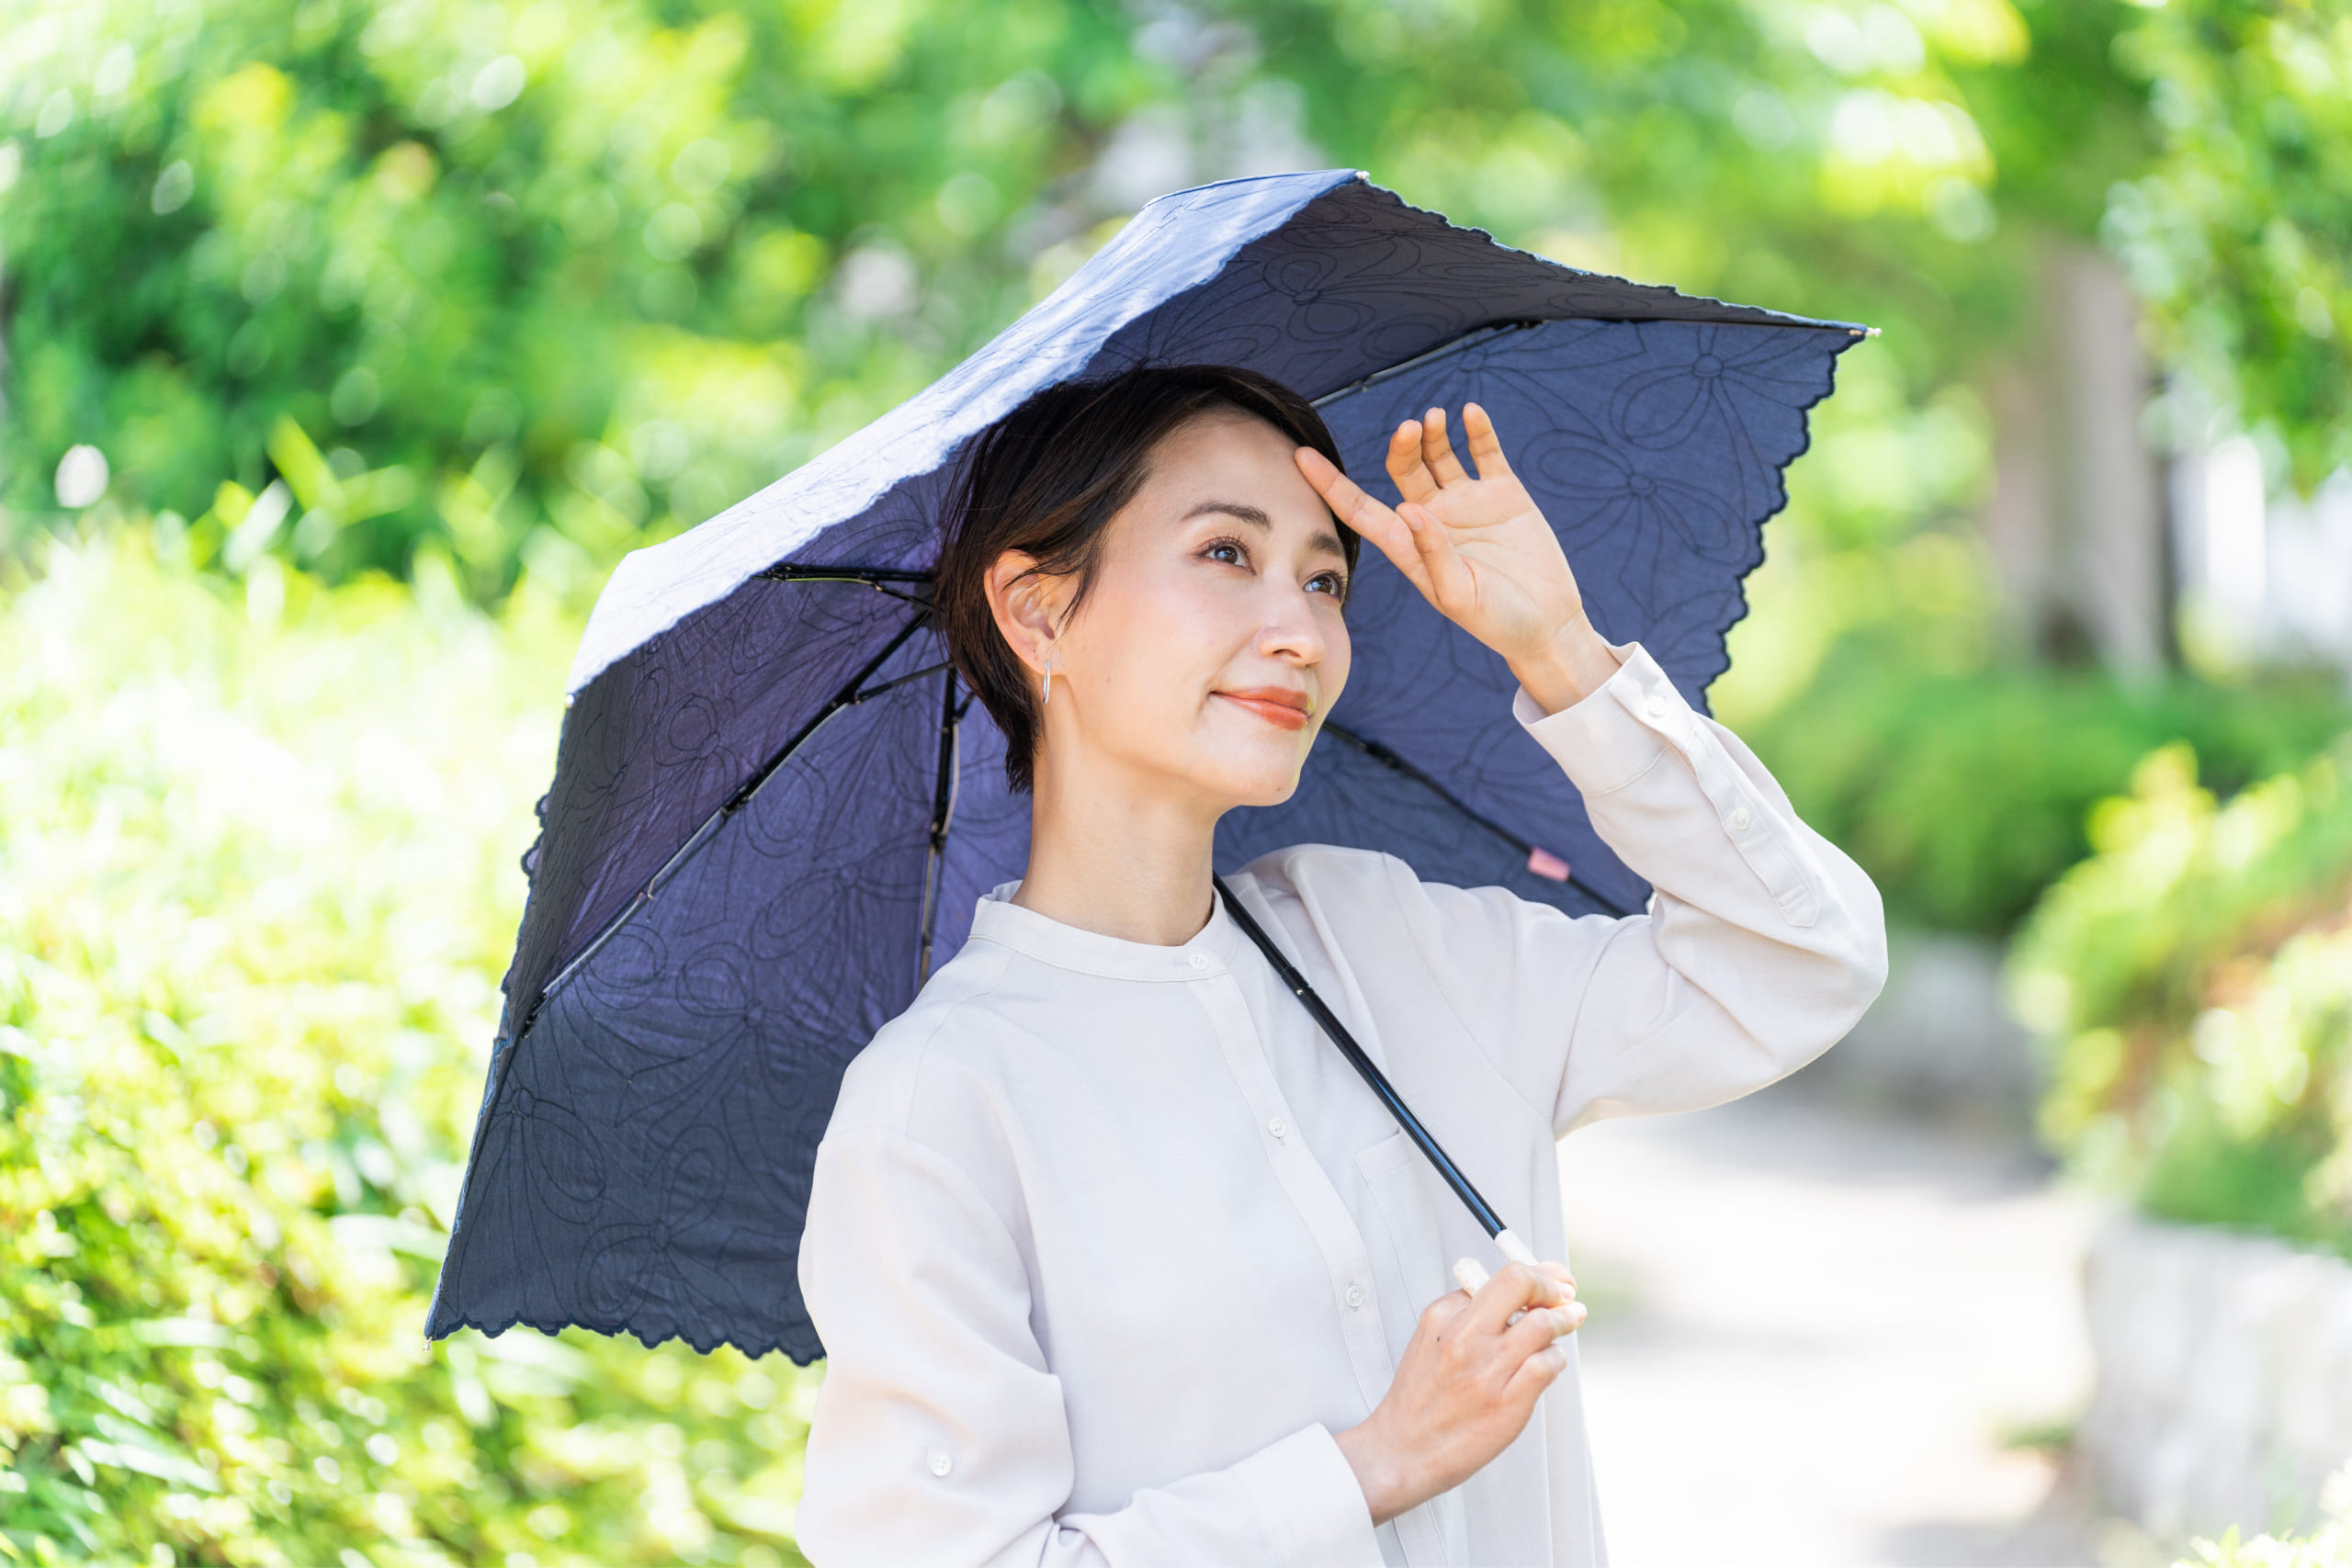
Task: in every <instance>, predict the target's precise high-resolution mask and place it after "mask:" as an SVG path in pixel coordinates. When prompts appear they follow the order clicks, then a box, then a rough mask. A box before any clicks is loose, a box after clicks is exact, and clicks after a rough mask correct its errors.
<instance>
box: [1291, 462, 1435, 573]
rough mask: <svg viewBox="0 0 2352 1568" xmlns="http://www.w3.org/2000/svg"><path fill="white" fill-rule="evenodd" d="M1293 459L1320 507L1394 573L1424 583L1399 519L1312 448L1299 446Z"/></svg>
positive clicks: (1418, 555) (1416, 551) (1409, 538)
mask: <svg viewBox="0 0 2352 1568" xmlns="http://www.w3.org/2000/svg"><path fill="white" fill-rule="evenodd" d="M1294 456H1295V459H1296V461H1297V463H1298V471H1299V472H1300V473H1301V474H1303V475H1304V476H1306V482H1307V483H1308V484H1310V485H1313V486H1314V487H1315V493H1316V494H1317V495H1319V496H1321V497H1322V498H1323V504H1324V505H1326V506H1328V507H1329V508H1330V509H1331V515H1332V516H1334V517H1337V518H1338V519H1339V520H1340V522H1342V523H1344V524H1346V525H1348V526H1349V527H1351V528H1353V529H1354V530H1355V531H1356V532H1357V533H1359V534H1362V535H1363V536H1364V537H1365V538H1367V539H1370V540H1371V541H1372V542H1373V543H1374V545H1376V546H1378V547H1379V549H1380V553H1381V554H1382V555H1385V556H1386V557H1387V558H1389V559H1390V560H1392V561H1395V562H1396V563H1397V570H1399V571H1401V572H1403V573H1404V574H1405V575H1406V576H1407V577H1408V578H1410V579H1411V580H1412V581H1414V582H1415V583H1416V584H1424V583H1425V582H1426V575H1425V573H1424V572H1423V570H1422V568H1421V564H1420V560H1421V552H1420V548H1419V544H1418V543H1417V542H1416V541H1415V539H1414V536H1413V531H1412V529H1410V528H1408V527H1407V526H1406V525H1405V521H1404V519H1403V518H1401V517H1399V516H1397V513H1394V512H1391V511H1389V510H1388V508H1386V507H1385V506H1383V505H1382V504H1381V503H1380V502H1378V501H1376V500H1374V498H1373V497H1372V496H1370V495H1367V494H1365V493H1364V490H1363V486H1362V485H1359V484H1357V483H1356V482H1355V480H1353V479H1350V478H1348V476H1347V475H1345V474H1343V473H1341V472H1340V470H1339V468H1338V466H1337V465H1336V464H1334V463H1333V462H1332V461H1331V459H1330V458H1329V457H1325V456H1323V454H1322V453H1320V452H1317V450H1316V449H1315V448H1314V447H1312V446H1301V447H1300V448H1299V449H1298V450H1297V452H1296V453H1295V454H1294ZM1424 591H1426V589H1424Z"/></svg>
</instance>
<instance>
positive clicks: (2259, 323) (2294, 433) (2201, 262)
mask: <svg viewBox="0 0 2352 1568" xmlns="http://www.w3.org/2000/svg"><path fill="white" fill-rule="evenodd" d="M2119 50H2120V58H2121V59H2122V60H2123V62H2125V64H2126V66H2127V68H2128V69H2129V70H2130V71H2131V73H2133V74H2134V75H2136V76H2139V77H2141V78H2143V79H2145V80H2146V81H2147V82H2149V83H2150V84H2151V85H2152V88H2153V94H2154V119H2155V122H2156V124H2157V126H2158V127H2159V128H2160V129H2161V133H2162V136H2163V152H2162V155H2161V156H2160V158H2159V159H2158V160H2157V163H2156V164H2155V167H2154V169H2153V170H2152V171H2151V172H2150V173H2148V174H2147V175H2145V176H2143V178H2141V179H2139V180H2138V181H2137V182H2136V183H2134V184H2131V185H2129V186H2123V187H2122V188H2120V190H2119V191H2118V192H2117V194H2116V198H2115V200H2114V201H2113V203H2112V205H2111V208H2110V210H2109V220H2108V226H2109V237H2110V239H2111V240H2112V241H2113V242H2114V243H2115V244H2116V246H2117V248H2118V250H2119V251H2120V253H2121V254H2122V256H2123V257H2124V260H2125V261H2126V263H2127V264H2128V265H2130V267H2131V272H2132V275H2133V281H2134V282H2135V283H2136V284H2137V285H2138V287H2139V288H2140V290H2141V292H2142V293H2143V295H2144V296H2145V297H2146V298H2147V299H2149V300H2150V301H2151V302H2152V303H2153V304H2154V307H2155V314H2156V320H2157V321H2158V323H2159V325H2160V326H2161V327H2162V329H2163V332H2164V335H2165V346H2166V348H2167V350H2168V351H2169V354H2170V355H2171V356H2172V357H2173V358H2174V359H2175V361H2176V362H2177V363H2179V364H2182V365H2184V366H2186V367H2189V368H2191V369H2193V370H2194V371H2195V372H2196V374H2197V375H2198V377H2199V379H2200V380H2201V381H2202V382H2203V383H2204V384H2205V385H2206V386H2207V387H2208V388H2210V389H2211V391H2212V392H2213V393H2214V394H2216V395H2218V396H2221V397H2222V398H2225V399H2227V400H2231V401H2233V402H2234V403H2235V404H2236V412H2237V415H2238V417H2239V418H2240V419H2241V420H2243V421H2244V422H2245V423H2247V424H2248V425H2250V426H2252V427H2255V428H2267V430H2269V431H2271V432H2272V433H2274V434H2277V435H2278V437H2279V438H2280V439H2281V440H2282V442H2283V444H2284V446H2285V447H2286V450H2287V455H2288V458H2289V463H2290V470H2291V472H2292V474H2293V477H2294V479H2295V480H2296V482H2297V483H2298V484H2300V485H2301V486H2302V487H2303V488H2304V489H2306V490H2308V489H2309V488H2310V487H2311V486H2312V485H2313V484H2315V483H2317V482H2318V481H2319V479H2321V478H2323V477H2324V475H2326V474H2327V473H2328V472H2329V471H2330V470H2332V469H2333V468H2336V467H2338V466H2339V465H2342V464H2344V463H2346V462H2352V354H2347V352H2346V344H2347V341H2352V201H2346V198H2345V193H2346V191H2347V190H2352V4H2346V0H2316V3H2313V4H2297V5H2286V6H2281V5H2256V4H2250V3H2249V0H2171V4H2169V5H2165V6H2154V7H2152V8H2151V9H2150V10H2149V11H2148V12H2147V13H2146V14H2145V17H2144V19H2143V21H2141V22H2140V24H2139V25H2138V26H2136V27H2134V28H2131V29H2130V30H2129V31H2127V32H2126V33H2125V34H2124V35H2123V36H2122V38H2121V39H2120V40H2119Z"/></svg>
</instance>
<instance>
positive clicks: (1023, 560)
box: [982, 550, 1073, 672]
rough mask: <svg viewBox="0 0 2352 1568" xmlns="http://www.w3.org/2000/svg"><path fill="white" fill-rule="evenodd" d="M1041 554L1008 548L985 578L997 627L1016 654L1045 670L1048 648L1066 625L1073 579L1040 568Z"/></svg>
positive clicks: (990, 607)
mask: <svg viewBox="0 0 2352 1568" xmlns="http://www.w3.org/2000/svg"><path fill="white" fill-rule="evenodd" d="M1036 566H1037V558H1036V557H1035V556H1033V555H1031V554H1029V553H1028V552H1027V551H1025V550H1007V551H1005V552H1004V553H1003V554H1002V555H1001V556H999V557H997V558H996V563H995V564H994V565H992V566H990V567H989V570H988V574H987V576H986V577H985V578H984V579H983V580H982V582H983V586H984V587H985V588H986V590H987V592H988V596H989V612H990V613H991V614H992V615H995V617H996V629H997V630H998V631H999V632H1000V633H1001V634H1002V635H1003V637H1004V640H1005V643H1006V645H1007V646H1008V647H1010V648H1011V649H1012V651H1013V655H1014V657H1016V658H1018V659H1019V660H1021V661H1022V662H1023V663H1024V664H1026V665H1028V666H1029V668H1030V670H1031V671H1036V672H1042V671H1044V670H1045V668H1046V649H1047V648H1048V647H1050V646H1051V645H1052V643H1053V640H1054V638H1055V637H1056V636H1057V634H1058V632H1059V629H1060V627H1061V625H1062V615H1063V612H1064V609H1065V608H1066V606H1067V605H1068V603H1069V592H1070V587H1071V584H1072V581H1073V580H1072V579H1071V578H1069V577H1067V576H1059V577H1057V576H1048V575H1047V574H1046V573H1045V572H1042V571H1039V570H1036Z"/></svg>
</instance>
